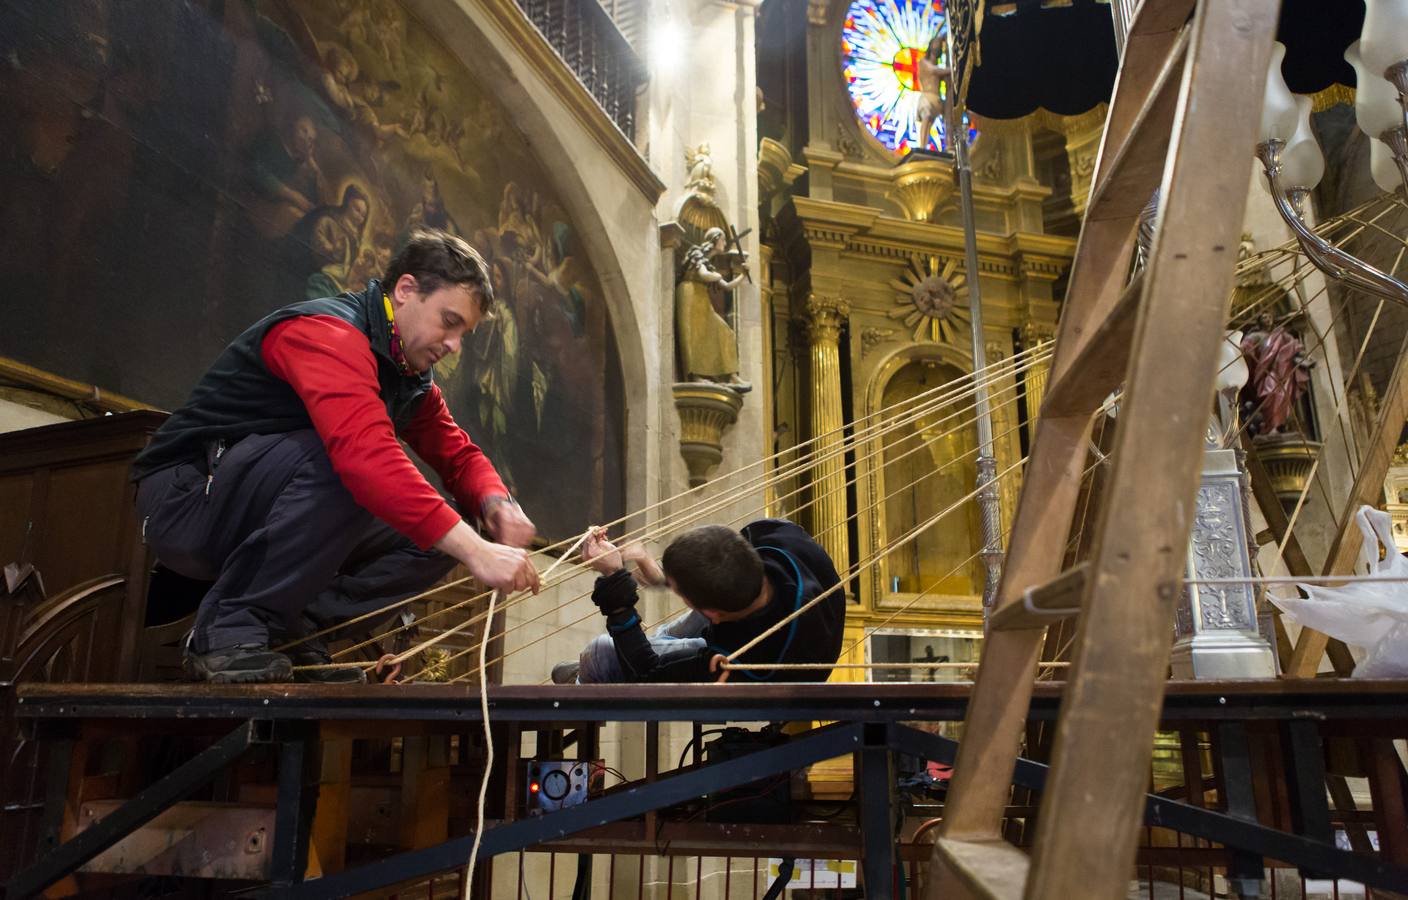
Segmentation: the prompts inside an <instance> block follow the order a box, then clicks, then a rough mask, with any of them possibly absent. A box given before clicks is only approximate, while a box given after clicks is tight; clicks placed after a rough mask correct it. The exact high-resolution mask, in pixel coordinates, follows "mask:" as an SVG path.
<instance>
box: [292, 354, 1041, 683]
mask: <svg viewBox="0 0 1408 900" xmlns="http://www.w3.org/2000/svg"><path fill="white" fill-rule="evenodd" d="M1050 344H1051V342H1050V341H1047V342H1044V343H1042V344H1038V345H1035V346H1034V347H1032V348H1029V349H1028V350H1024V351H1023V352H1022V353H1019V354H1014V355H1013V356H1012V357H1011V358H1009V359H1008V360H1003V361H1001V362H1000V363H995V364H994V365H992V366H988V367H986V368H984V369H981V370H978V372H979V373H982V374H983V377H984V386H986V384H991V383H995V382H997V381H999V380H1002V379H1006V378H1008V377H1010V376H1014V375H1016V374H1019V373H1021V372H1024V371H1026V370H1027V369H1029V368H1032V367H1033V366H1036V365H1039V364H1041V363H1042V362H1044V361H1045V360H1046V359H1047V358H1049V357H1050ZM974 374H977V373H974ZM969 380H973V379H972V378H971V376H964V377H963V378H958V379H954V380H952V381H949V382H946V383H945V384H943V385H939V386H937V387H935V388H933V389H931V390H930V391H926V392H924V393H923V394H920V395H917V397H914V398H907V399H906V400H903V401H899V402H896V403H893V404H891V405H890V406H888V407H884V408H883V409H881V410H877V411H876V413H873V414H870V415H867V416H866V417H864V418H863V419H862V421H865V419H869V418H874V417H875V416H877V415H881V414H884V413H887V412H890V411H893V410H896V409H899V408H900V407H903V406H906V405H907V404H912V403H913V402H914V400H916V399H918V398H922V397H930V398H931V399H930V400H928V401H926V402H925V403H924V404H922V405H920V406H918V407H913V406H911V407H910V408H909V409H908V410H906V411H903V412H900V413H898V414H896V415H895V416H894V417H892V418H891V419H888V420H882V421H880V422H879V423H876V424H874V425H871V426H868V427H867V428H865V429H863V430H862V431H860V432H858V433H855V434H853V435H852V436H851V437H849V438H845V437H843V440H842V441H841V443H840V444H839V445H836V446H834V447H831V448H830V449H829V450H827V451H826V452H825V453H823V454H821V455H820V456H816V458H812V456H814V455H815V454H814V453H813V454H809V455H808V456H804V457H800V458H798V459H796V460H794V461H793V462H792V463H789V464H788V468H786V469H784V470H782V471H774V472H773V473H772V474H771V475H767V474H765V475H763V476H760V477H761V478H762V480H763V482H764V484H762V485H757V486H751V483H750V485H744V486H740V487H739V488H736V489H734V491H733V492H731V493H725V494H723V495H721V496H718V497H714V498H708V499H703V500H700V501H698V502H696V503H694V504H691V505H690V506H688V507H686V508H685V509H684V510H680V511H678V512H677V513H675V514H673V515H672V516H667V517H666V519H665V520H663V521H662V522H660V523H657V525H656V530H661V531H666V530H674V529H675V528H678V527H683V526H684V525H687V524H691V523H692V522H695V521H698V520H699V519H701V518H703V517H705V516H707V515H709V514H710V513H712V512H715V511H717V510H718V509H720V508H722V507H724V506H727V505H731V504H732V503H734V502H737V498H738V497H739V496H744V495H745V494H746V493H748V492H752V491H754V490H758V489H761V488H765V487H766V486H767V485H768V483H773V484H775V483H779V482H781V481H782V480H784V479H787V478H791V477H792V476H793V475H795V474H797V473H799V472H801V471H804V470H806V469H807V468H810V467H812V466H814V465H817V464H819V463H821V462H825V461H827V460H829V459H834V458H836V457H837V456H841V455H844V454H845V453H847V452H850V451H851V450H852V448H853V447H854V446H855V445H856V444H858V443H859V442H860V440H862V439H871V438H874V437H877V436H879V435H881V434H884V433H886V432H888V431H890V430H893V429H895V428H899V427H902V426H904V425H907V424H910V423H912V422H913V421H915V420H917V419H919V418H922V417H923V416H925V415H927V414H929V413H930V412H932V411H933V410H934V409H936V408H941V407H942V406H945V405H948V404H950V403H953V402H956V401H958V400H960V399H963V398H965V397H968V396H973V395H974V394H976V391H977V382H976V381H974V384H973V385H967V386H965V384H964V382H967V381H969ZM1012 390H1013V391H1014V392H1015V390H1016V388H1015V386H1013V388H1012ZM959 414H961V413H954V414H952V415H950V416H949V417H948V418H949V419H951V418H953V417H954V416H956V415H959ZM947 420H948V419H945V420H941V422H940V423H936V424H941V423H942V421H947ZM842 431H844V428H843V429H836V430H833V431H831V432H828V433H827V435H820V436H818V437H817V438H812V439H811V440H809V441H807V442H805V443H813V442H815V441H817V440H819V439H821V438H824V437H827V436H830V435H834V434H836V433H838V432H842ZM804 445H805V444H803V445H798V446H799V447H800V446H804ZM796 449H797V448H796V447H794V448H789V450H787V451H780V452H779V453H775V454H773V455H772V456H771V457H768V459H775V458H777V457H779V456H781V455H783V454H784V453H788V452H795V450H796ZM867 458H869V457H867ZM752 465H756V463H749V464H746V465H744V466H742V467H740V468H739V469H737V470H734V473H729V474H735V473H736V472H741V471H744V470H746V469H747V468H749V467H751V466H752ZM725 477H726V476H725ZM715 480H716V482H717V481H718V480H719V479H715ZM757 481H758V478H755V479H753V482H757ZM691 490H693V489H691ZM797 492H798V491H793V492H792V494H795V493H797ZM688 493H690V491H685V492H682V493H680V494H677V495H675V497H672V498H668V499H667V500H664V501H660V502H659V503H656V504H653V505H652V506H651V507H648V508H647V510H642V511H641V512H637V513H628V514H627V515H626V516H623V517H621V518H618V519H616V520H614V521H613V522H611V523H608V525H606V526H603V527H611V525H614V524H620V523H622V522H624V521H626V520H627V519H629V518H630V517H631V516H634V515H640V514H642V513H643V512H645V511H648V510H649V509H654V508H656V507H658V506H660V505H662V504H664V503H668V502H672V501H673V500H675V499H678V498H679V497H683V496H685V495H686V494H688ZM792 494H789V495H787V496H792ZM803 508H804V507H803ZM671 519H675V520H676V521H671ZM645 530H646V529H645V528H644V527H642V528H641V529H637V530H636V531H635V532H628V533H627V534H626V535H624V536H623V538H622V540H631V539H635V538H636V537H638V536H639V535H640V534H642V533H643V532H644V531H645ZM566 544H567V541H566V540H563V541H559V542H558V543H556V544H553V545H550V546H549V547H548V548H545V552H546V550H551V549H556V548H560V547H562V546H564V545H566ZM570 555H571V551H568V552H567V553H565V554H563V557H570ZM577 568H578V569H579V570H580V569H581V568H582V566H580V564H579V565H578V566H577ZM470 580H471V579H470V578H461V579H458V580H456V581H453V582H450V583H448V584H445V585H441V586H438V587H436V588H432V589H430V590H428V591H424V592H422V593H420V594H416V595H414V596H412V597H408V598H405V599H404V600H399V601H396V602H395V603H392V604H389V605H388V606H385V607H382V608H380V609H378V610H375V611H372V612H370V613H366V614H364V615H361V616H357V617H355V618H353V619H349V620H347V621H346V622H341V623H338V624H336V625H333V626H330V627H328V628H324V629H322V630H320V631H317V632H314V633H313V634H310V635H305V636H303V637H301V638H299V639H298V640H295V641H292V642H290V643H288V644H285V645H283V646H282V647H280V648H279V649H280V650H283V649H287V648H289V647H293V646H296V645H298V644H300V643H302V642H304V641H306V640H310V639H312V638H315V637H320V636H323V635H326V634H329V633H331V632H334V631H338V630H340V629H343V628H346V627H347V626H349V625H352V624H355V623H357V622H360V621H365V620H366V619H369V618H373V617H380V616H384V615H385V614H386V613H387V612H388V611H391V610H394V609H396V608H398V607H401V606H404V605H407V604H409V603H411V602H414V601H416V600H421V599H424V598H426V597H428V596H430V595H432V594H435V593H438V592H440V591H443V590H446V589H448V588H450V587H453V586H456V585H460V584H463V583H465V582H467V581H470ZM545 586H547V587H551V586H553V585H545ZM485 596H487V592H485V593H481V594H477V595H475V596H473V597H470V598H468V599H466V600H463V601H461V602H459V603H455V604H452V605H451V606H448V607H446V608H444V609H441V610H437V611H435V612H432V613H430V614H428V615H426V616H424V617H422V618H421V619H420V620H419V621H417V622H412V623H407V624H405V625H401V626H398V627H396V628H393V629H390V630H389V631H386V632H382V633H381V634H379V635H377V636H374V637H371V638H368V639H367V640H364V641H361V642H359V643H357V644H354V645H352V646H350V647H347V648H345V649H343V650H339V651H338V652H336V653H334V654H333V658H334V659H338V658H341V657H344V656H347V655H349V654H351V653H354V652H356V651H357V650H361V649H363V648H365V647H368V646H371V645H372V644H375V643H377V642H379V641H381V640H385V639H386V638H387V637H390V636H392V635H395V634H398V633H400V632H403V631H406V630H408V629H410V628H414V627H417V626H419V625H424V624H425V623H426V622H428V621H430V620H432V619H434V618H436V617H438V616H442V615H445V614H447V613H450V612H454V611H457V610H459V609H462V608H464V607H466V606H469V605H471V604H474V603H477V602H478V601H479V600H481V599H483V598H484V597H485ZM524 599H526V598H524V597H519V598H517V600H510V601H507V602H506V603H505V604H504V606H505V608H507V607H508V606H509V605H511V604H512V603H514V602H521V601H522V600H524ZM479 618H482V616H481V617H479ZM474 621H478V618H476V619H475V620H474ZM420 649H424V647H423V646H421V648H420ZM371 665H374V664H373V663H362V662H358V663H355V664H352V663H343V664H324V665H323V666H322V668H338V667H358V668H369V667H370V666H371ZM309 668H312V667H309Z"/></svg>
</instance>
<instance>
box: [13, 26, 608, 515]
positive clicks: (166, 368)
mask: <svg viewBox="0 0 1408 900" xmlns="http://www.w3.org/2000/svg"><path fill="white" fill-rule="evenodd" d="M0 60H3V63H0V117H3V120H4V121H5V122H6V123H8V124H9V129H8V131H9V134H8V138H7V140H6V141H5V148H4V150H3V151H0V153H2V154H3V156H0V195H3V197H4V202H3V203H0V234H3V236H4V237H3V240H0V277H3V283H4V285H5V294H6V296H5V301H4V304H3V309H4V321H3V324H0V354H3V355H6V356H10V357H13V358H16V359H19V360H21V361H23V362H25V363H28V364H30V365H34V366H37V367H39V368H41V369H45V370H49V371H53V372H57V373H59V374H61V375H64V376H68V377H71V378H75V379H78V380H81V381H85V382H91V383H93V384H96V385H98V386H100V387H102V388H104V389H108V390H113V391H117V392H119V393H124V394H127V395H129V396H133V397H136V398H138V399H141V400H144V401H147V402H151V403H154V404H156V405H158V406H162V407H166V408H171V407H174V406H176V405H178V404H179V403H181V402H182V400H183V399H184V398H185V395H186V392H187V391H188V390H189V388H190V386H191V385H192V384H194V382H195V380H196V378H197V377H199V375H200V374H201V372H202V371H203V370H204V369H205V367H206V366H207V365H208V364H209V363H210V361H211V360H212V359H213V358H214V357H215V355H216V354H217V353H218V352H219V350H220V349H221V347H223V346H224V344H225V343H226V342H227V341H229V339H230V338H232V337H233V336H234V335H236V334H238V333H239V331H240V330H242V329H243V328H245V327H246V326H248V325H249V324H250V323H252V322H254V321H255V320H256V319H258V318H259V317H260V316H262V315H263V314H265V313H267V312H269V311H270V310H273V309H275V308H277V307H280V306H283V305H286V304H288V303H291V302H294V301H296V300H301V299H303V298H308V297H321V296H328V295H330V294H334V293H337V292H339V291H343V290H359V289H361V288H363V287H365V286H366V283H367V281H368V279H370V278H374V277H379V276H380V275H381V273H382V272H383V271H384V269H385V267H386V264H387V262H388V260H389V259H390V257H391V256H392V254H393V253H394V252H395V250H396V249H397V247H398V245H399V244H400V242H401V241H402V240H403V239H404V238H405V236H406V235H407V234H408V233H409V232H410V231H411V230H412V229H414V228H417V227H420V226H433V227H435V228H442V229H446V230H448V231H451V232H454V233H456V234H459V235H462V236H463V237H464V238H466V239H467V240H468V241H469V242H470V243H471V244H473V245H474V246H475V247H476V248H478V249H479V251H480V252H481V253H483V254H484V257H485V259H486V260H487V261H488V264H489V268H490V274H491V277H492V280H493V285H494V291H495V296H496V299H495V309H494V312H495V318H494V320H493V321H492V322H489V323H486V324H485V325H484V326H483V327H481V328H480V329H479V332H478V333H477V334H476V335H475V336H474V337H473V339H472V340H469V341H467V342H466V344H465V347H464V349H463V351H462V352H461V353H460V354H459V355H458V357H457V358H447V359H443V360H441V361H440V362H439V363H438V364H437V366H436V371H435V377H436V381H437V382H438V383H439V384H440V386H441V388H442V389H443V390H444V392H445V395H446V398H447V400H448V402H449V405H450V408H451V410H452V412H453V413H454V415H455V417H456V419H457V420H458V421H459V422H460V423H461V425H463V426H464V427H465V428H466V430H468V431H469V433H470V435H471V436H472V437H473V438H474V439H475V440H476V441H477V442H478V443H479V444H480V445H481V446H483V447H484V448H485V449H486V451H487V452H488V453H489V454H490V456H491V457H492V458H493V460H494V462H495V464H496V465H497V466H498V468H499V470H500V472H501V473H502V474H503V475H504V476H505V477H506V479H507V480H508V481H509V483H510V485H511V487H512V488H513V489H514V490H515V491H516V493H517V494H518V495H519V497H520V498H521V499H522V502H523V505H524V506H525V508H526V509H527V510H528V512H529V513H530V514H531V515H532V516H533V517H534V519H535V520H536V521H537V522H538V524H539V526H540V527H541V528H542V529H543V530H544V531H545V532H546V533H547V534H548V535H549V536H551V537H562V536H564V535H566V534H568V533H571V532H574V531H579V530H580V529H581V528H582V527H584V526H585V524H586V523H587V522H588V521H596V522H600V521H604V520H607V519H610V518H613V517H615V516H616V515H618V514H619V513H620V511H621V509H622V506H623V496H624V489H623V484H622V474H621V455H622V437H621V428H622V421H623V411H622V409H621V398H622V386H621V380H620V366H619V361H618V357H617V354H616V349H615V346H614V344H613V341H612V331H611V328H610V323H609V321H608V318H607V312H606V309H605V305H604V302H603V297H602V292H601V287H600V284H599V282H598V279H597V275H596V273H595V272H594V271H593V268H592V266H591V264H590V262H589V261H588V260H587V258H586V255H585V250H584V247H583V244H582V241H581V240H580V237H579V235H578V233H577V230H576V227H575V225H574V224H573V222H572V220H571V218H570V217H569V216H568V215H567V213H566V211H565V210H564V208H563V207H562V205H561V203H560V201H559V200H558V198H557V197H556V195H555V193H554V191H553V188H552V186H551V183H550V181H549V179H548V177H547V172H546V170H545V168H544V166H543V164H542V162H541V161H540V160H538V159H536V158H535V157H534V156H533V154H532V151H531V149H530V148H529V145H528V142H527V141H526V140H525V139H524V137H523V136H522V135H521V134H519V133H518V132H516V131H515V129H514V127H513V126H512V124H511V122H510V116H509V115H508V113H507V112H506V110H505V109H504V108H503V107H502V106H501V105H500V104H499V103H498V102H497V101H496V100H495V99H494V94H493V85H492V84H487V83H484V82H483V81H482V80H481V78H480V75H479V74H478V73H476V72H474V71H472V70H471V69H469V68H467V67H466V66H465V65H464V64H463V63H461V62H460V60H459V59H458V58H457V57H456V56H455V55H454V54H452V53H451V52H450V51H449V50H448V49H447V48H446V47H445V46H444V45H442V44H441V43H439V41H438V40H437V39H436V38H435V36H434V35H432V34H431V33H429V32H428V31H427V30H426V29H425V28H424V27H422V26H421V25H420V24H419V23H418V22H417V21H416V20H415V19H414V18H413V17H411V16H410V15H408V13H407V11H406V10H405V9H404V8H402V7H401V6H400V5H398V4H397V3H395V2H393V0H186V2H177V0H146V2H139V3H133V2H117V0H65V2H62V3H54V2H49V0H20V2H9V3H6V4H4V5H3V8H2V9H0Z"/></svg>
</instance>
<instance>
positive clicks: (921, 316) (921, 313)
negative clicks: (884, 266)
mask: <svg viewBox="0 0 1408 900" xmlns="http://www.w3.org/2000/svg"><path fill="white" fill-rule="evenodd" d="M967 284H968V278H967V276H966V275H964V274H963V273H961V272H959V271H958V260H956V259H949V260H944V261H942V262H941V261H940V260H939V258H938V257H937V256H930V257H927V258H925V259H923V260H922V261H921V260H920V259H918V258H914V259H911V260H910V261H909V268H908V269H906V270H905V272H904V274H903V275H901V276H900V277H899V278H896V279H895V280H894V281H891V282H890V285H891V286H892V287H894V289H895V291H896V292H897V293H898V295H899V296H898V297H896V302H897V303H898V308H897V309H893V310H891V311H890V318H892V319H895V320H897V321H901V322H903V323H904V327H905V328H908V329H909V330H910V334H911V335H912V336H913V337H914V340H916V341H925V340H927V341H935V342H942V343H946V344H953V343H957V341H956V340H955V338H956V337H957V336H960V335H967V334H968V332H969V330H970V329H971V327H972V326H971V324H970V319H969V313H968V293H967V291H966V290H965V288H966V287H967ZM960 292H961V294H960Z"/></svg>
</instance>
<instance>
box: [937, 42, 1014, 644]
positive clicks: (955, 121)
mask: <svg viewBox="0 0 1408 900" xmlns="http://www.w3.org/2000/svg"><path fill="white" fill-rule="evenodd" d="M944 38H945V41H946V47H947V49H946V53H947V55H948V65H949V69H950V71H955V70H956V68H957V66H958V60H956V59H954V56H953V31H952V29H948V28H945V30H944ZM948 87H949V92H948V93H949V96H948V102H947V103H945V104H944V115H945V116H946V117H947V118H948V124H947V131H948V139H949V144H950V145H952V147H953V167H954V172H955V173H956V175H957V178H958V196H959V208H960V209H961V210H962V214H963V245H964V250H965V251H966V252H967V256H966V265H965V269H966V272H967V281H966V283H967V286H968V311H969V314H970V316H971V317H972V321H973V335H972V338H973V342H972V346H973V387H974V391H975V393H974V396H973V406H974V408H975V410H976V412H977V419H978V482H977V488H978V509H979V510H980V511H981V513H982V518H983V550H982V553H981V554H980V555H981V556H982V558H983V565H984V567H985V568H986V569H987V578H986V580H985V581H984V583H983V627H984V630H986V628H987V623H988V618H989V617H990V616H991V615H992V608H993V604H994V603H995V602H996V599H997V585H998V582H999V581H1001V579H1002V522H1001V514H1000V512H999V510H998V505H997V459H996V458H995V457H994V456H993V448H992V410H991V409H990V408H989V405H988V390H987V386H986V384H985V383H984V381H983V376H984V370H985V369H987V365H988V360H987V346H986V344H985V343H984V337H983V335H984V332H983V295H982V291H981V289H980V288H979V284H978V280H979V279H978V232H977V228H976V226H975V225H974V213H973V169H972V167H971V166H970V165H969V164H968V135H967V133H966V129H964V127H963V115H962V112H961V110H960V109H959V108H958V91H957V89H956V87H955V86H954V84H953V82H952V78H951V76H950V81H949V85H948Z"/></svg>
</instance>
